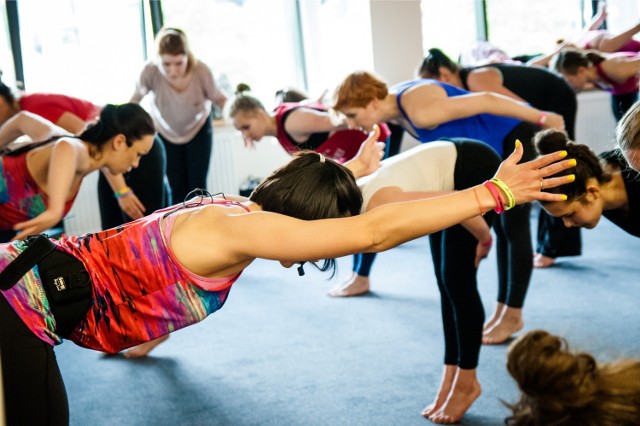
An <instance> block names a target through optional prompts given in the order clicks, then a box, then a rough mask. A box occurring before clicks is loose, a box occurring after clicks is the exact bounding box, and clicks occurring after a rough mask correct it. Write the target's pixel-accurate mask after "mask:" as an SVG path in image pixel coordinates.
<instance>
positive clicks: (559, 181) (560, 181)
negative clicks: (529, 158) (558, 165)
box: [543, 175, 576, 189]
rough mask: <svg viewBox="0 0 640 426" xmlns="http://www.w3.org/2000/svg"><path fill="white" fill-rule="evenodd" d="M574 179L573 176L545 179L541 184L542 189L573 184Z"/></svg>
mask: <svg viewBox="0 0 640 426" xmlns="http://www.w3.org/2000/svg"><path fill="white" fill-rule="evenodd" d="M575 179H576V177H575V175H566V176H560V177H554V178H547V179H545V180H544V182H543V189H549V188H555V187H557V186H560V185H564V184H565V183H570V182H573V181H574V180H575Z"/></svg>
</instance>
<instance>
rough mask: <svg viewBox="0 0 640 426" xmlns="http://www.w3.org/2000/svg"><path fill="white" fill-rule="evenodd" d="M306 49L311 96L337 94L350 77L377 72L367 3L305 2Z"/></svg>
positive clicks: (344, 0) (342, 0) (356, 0)
mask: <svg viewBox="0 0 640 426" xmlns="http://www.w3.org/2000/svg"><path fill="white" fill-rule="evenodd" d="M300 4H301V6H302V28H303V33H304V37H303V40H304V49H305V60H306V68H307V76H308V83H309V92H310V94H311V96H313V97H317V96H319V95H320V94H321V93H322V92H323V91H324V90H329V92H330V93H329V95H331V94H332V93H333V90H334V89H335V87H336V86H337V85H338V84H340V82H341V81H342V79H343V78H344V77H345V76H346V75H347V74H349V73H351V72H353V71H354V70H357V69H368V70H371V69H373V49H372V40H371V19H370V18H369V17H370V13H371V12H370V8H369V1H367V0H305V1H302V2H300Z"/></svg>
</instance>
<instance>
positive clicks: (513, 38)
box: [487, 0, 582, 57]
mask: <svg viewBox="0 0 640 426" xmlns="http://www.w3.org/2000/svg"><path fill="white" fill-rule="evenodd" d="M580 3H581V1H580V0H563V1H557V0H537V1H526V0H487V22H488V26H489V36H488V39H489V41H490V42H491V43H492V44H494V45H495V46H497V47H499V48H501V49H502V50H504V51H506V52H507V54H508V55H509V56H511V57H513V56H518V55H532V54H538V53H545V52H550V51H552V50H553V49H554V48H555V46H556V41H557V40H558V39H561V38H562V39H566V38H572V37H574V35H577V34H579V32H580V31H581V29H582V18H581V16H580V13H581V6H580Z"/></svg>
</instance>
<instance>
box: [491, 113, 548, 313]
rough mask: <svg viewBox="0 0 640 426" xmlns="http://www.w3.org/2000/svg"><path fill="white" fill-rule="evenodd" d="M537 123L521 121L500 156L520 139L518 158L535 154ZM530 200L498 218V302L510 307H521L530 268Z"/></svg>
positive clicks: (531, 268) (507, 137) (506, 139)
mask: <svg viewBox="0 0 640 426" xmlns="http://www.w3.org/2000/svg"><path fill="white" fill-rule="evenodd" d="M539 130H540V127H538V126H536V125H534V124H531V123H527V122H524V121H523V122H521V123H520V124H518V125H517V126H516V127H514V128H513V130H512V131H511V132H509V134H507V136H506V137H505V138H504V145H503V147H504V148H503V153H504V154H503V159H504V158H507V157H508V156H509V155H510V154H511V153H512V152H513V149H514V147H515V145H514V144H515V141H516V139H518V140H520V142H522V147H523V148H524V154H523V156H522V160H521V162H525V161H529V160H532V159H534V158H535V156H536V150H535V147H534V146H533V135H534V134H535V133H536V132H538V131H539ZM530 214H531V204H530V203H527V204H521V205H519V206H516V207H514V208H512V209H511V210H509V211H507V212H504V213H503V214H501V215H500V220H497V221H496V223H495V225H494V229H495V232H496V237H497V238H496V240H497V241H496V255H497V258H498V302H500V303H504V304H506V305H507V306H509V307H512V308H522V306H523V305H524V298H525V296H526V294H527V289H528V288H529V281H530V280H531V273H532V272H533V246H532V244H531V218H530Z"/></svg>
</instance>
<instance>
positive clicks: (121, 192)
mask: <svg viewBox="0 0 640 426" xmlns="http://www.w3.org/2000/svg"><path fill="white" fill-rule="evenodd" d="M130 194H133V189H131V188H130V187H128V186H125V187H124V188H121V189H119V190H117V191H114V192H113V196H114V197H116V199H118V198H122V197H126V196H127V195H130Z"/></svg>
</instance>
